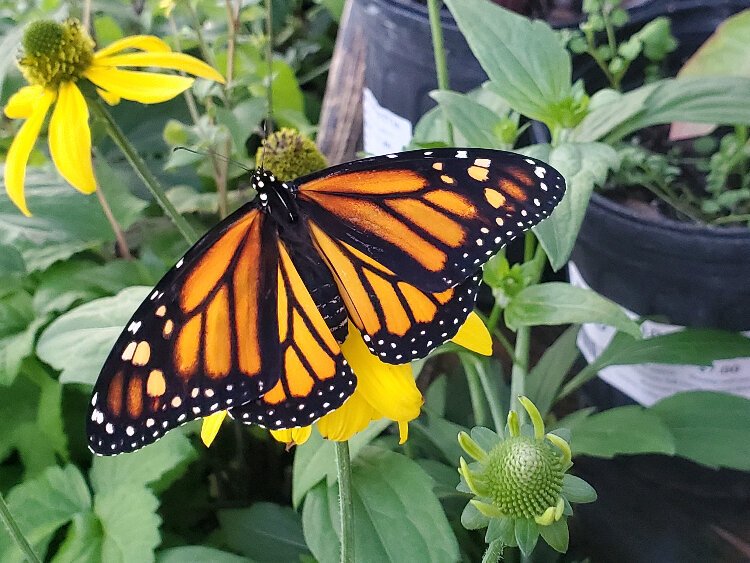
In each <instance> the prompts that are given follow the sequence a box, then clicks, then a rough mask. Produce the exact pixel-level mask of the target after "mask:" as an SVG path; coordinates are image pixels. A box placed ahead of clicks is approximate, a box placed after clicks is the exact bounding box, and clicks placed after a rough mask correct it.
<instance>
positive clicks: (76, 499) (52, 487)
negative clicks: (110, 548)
mask: <svg viewBox="0 0 750 563" xmlns="http://www.w3.org/2000/svg"><path fill="white" fill-rule="evenodd" d="M7 501H8V508H9V509H10V512H11V514H13V517H14V518H15V520H16V522H17V524H18V526H19V527H20V529H21V531H22V532H23V534H24V536H25V537H26V539H27V540H28V541H29V543H30V544H31V545H32V547H33V548H34V550H35V552H36V553H37V554H38V555H40V556H41V557H43V556H44V554H45V552H46V551H47V545H48V543H49V541H50V539H52V536H53V535H54V533H55V532H56V531H57V530H58V529H59V528H60V527H61V526H63V525H65V524H67V523H68V522H69V521H70V520H71V519H72V518H73V517H74V516H75V515H76V514H79V513H83V512H87V511H88V510H89V508H90V507H91V496H90V495H89V490H88V487H87V486H86V482H85V481H84V479H83V476H82V475H81V472H80V471H79V470H78V468H76V467H75V466H72V465H68V466H67V467H65V468H60V467H50V468H48V469H47V470H45V471H44V472H43V473H42V474H40V475H39V476H38V477H36V478H35V479H30V480H27V481H24V482H23V483H21V484H20V485H18V486H16V487H14V488H13V489H12V490H11V491H10V493H9V494H8V498H7ZM0 561H3V562H4V563H6V562H7V563H12V562H15V561H19V562H20V561H25V557H24V556H23V554H22V552H21V551H20V550H19V549H18V547H17V546H16V544H15V543H14V542H13V541H11V539H10V537H9V536H8V534H7V531H6V530H4V529H3V533H2V534H0Z"/></svg>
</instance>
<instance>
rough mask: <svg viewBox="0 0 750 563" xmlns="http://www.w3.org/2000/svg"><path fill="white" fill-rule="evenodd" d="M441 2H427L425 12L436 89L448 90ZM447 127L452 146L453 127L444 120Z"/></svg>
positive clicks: (449, 141)
mask: <svg viewBox="0 0 750 563" xmlns="http://www.w3.org/2000/svg"><path fill="white" fill-rule="evenodd" d="M442 6H443V2H442V0H427V10H428V12H429V15H430V30H431V32H432V52H433V54H434V56H435V71H436V73H437V84H438V89H440V90H448V89H449V88H450V84H449V82H448V63H447V61H446V58H445V45H444V44H443V25H442V23H441V22H440V8H441V7H442ZM446 125H447V127H448V144H449V145H453V127H452V126H451V124H450V123H449V122H448V121H447V120H446Z"/></svg>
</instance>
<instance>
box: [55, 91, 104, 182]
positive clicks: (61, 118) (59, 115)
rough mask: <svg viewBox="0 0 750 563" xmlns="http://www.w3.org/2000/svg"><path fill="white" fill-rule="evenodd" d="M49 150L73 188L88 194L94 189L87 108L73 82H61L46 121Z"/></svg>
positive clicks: (94, 180) (56, 164)
mask: <svg viewBox="0 0 750 563" xmlns="http://www.w3.org/2000/svg"><path fill="white" fill-rule="evenodd" d="M47 136H48V139H49V152H50V154H51V155H52V161H53V162H54V163H55V166H56V167H57V169H58V170H59V171H60V174H62V177H63V178H65V179H66V180H67V181H68V182H69V183H70V184H71V185H72V186H73V187H74V188H76V189H77V190H79V191H81V192H83V193H85V194H90V193H93V192H94V191H95V190H96V179H95V178H94V168H93V166H92V164H91V130H90V129H89V108H88V106H87V105H86V100H84V98H83V94H81V91H80V90H79V89H78V86H76V85H75V84H74V83H73V82H63V83H61V84H60V88H59V90H58V93H57V103H56V104H55V109H54V111H53V112H52V119H50V121H49V133H48V135H47Z"/></svg>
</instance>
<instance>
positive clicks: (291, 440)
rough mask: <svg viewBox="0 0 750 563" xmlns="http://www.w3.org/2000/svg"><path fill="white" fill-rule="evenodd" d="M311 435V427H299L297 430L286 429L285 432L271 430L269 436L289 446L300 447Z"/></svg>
mask: <svg viewBox="0 0 750 563" xmlns="http://www.w3.org/2000/svg"><path fill="white" fill-rule="evenodd" d="M311 433H312V426H300V427H297V428H287V429H285V430H271V436H273V437H274V438H275V439H276V440H277V441H279V442H284V443H285V444H287V445H290V446H301V445H302V444H304V443H305V442H307V439H308V438H309V437H310V434H311Z"/></svg>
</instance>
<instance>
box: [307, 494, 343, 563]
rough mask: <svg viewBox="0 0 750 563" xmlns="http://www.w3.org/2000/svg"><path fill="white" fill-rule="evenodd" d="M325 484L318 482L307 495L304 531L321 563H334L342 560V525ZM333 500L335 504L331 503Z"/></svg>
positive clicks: (310, 546) (311, 549) (311, 548)
mask: <svg viewBox="0 0 750 563" xmlns="http://www.w3.org/2000/svg"><path fill="white" fill-rule="evenodd" d="M328 490H329V489H328V487H327V485H326V484H325V483H321V482H318V484H317V485H315V486H314V487H312V488H311V489H310V490H309V491H308V492H307V494H306V495H305V505H304V506H303V507H302V530H303V532H304V535H305V540H306V543H307V545H308V546H309V548H310V551H311V552H312V553H313V554H315V558H316V559H317V560H318V561H320V562H321V563H329V562H331V563H333V562H335V561H338V560H339V559H340V550H341V547H340V539H339V536H340V534H341V528H340V526H341V523H340V522H338V521H336V522H334V518H337V517H338V512H336V508H335V503H336V499H335V498H334V499H331V497H330V496H329V494H328ZM331 500H333V503H332V502H331Z"/></svg>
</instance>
